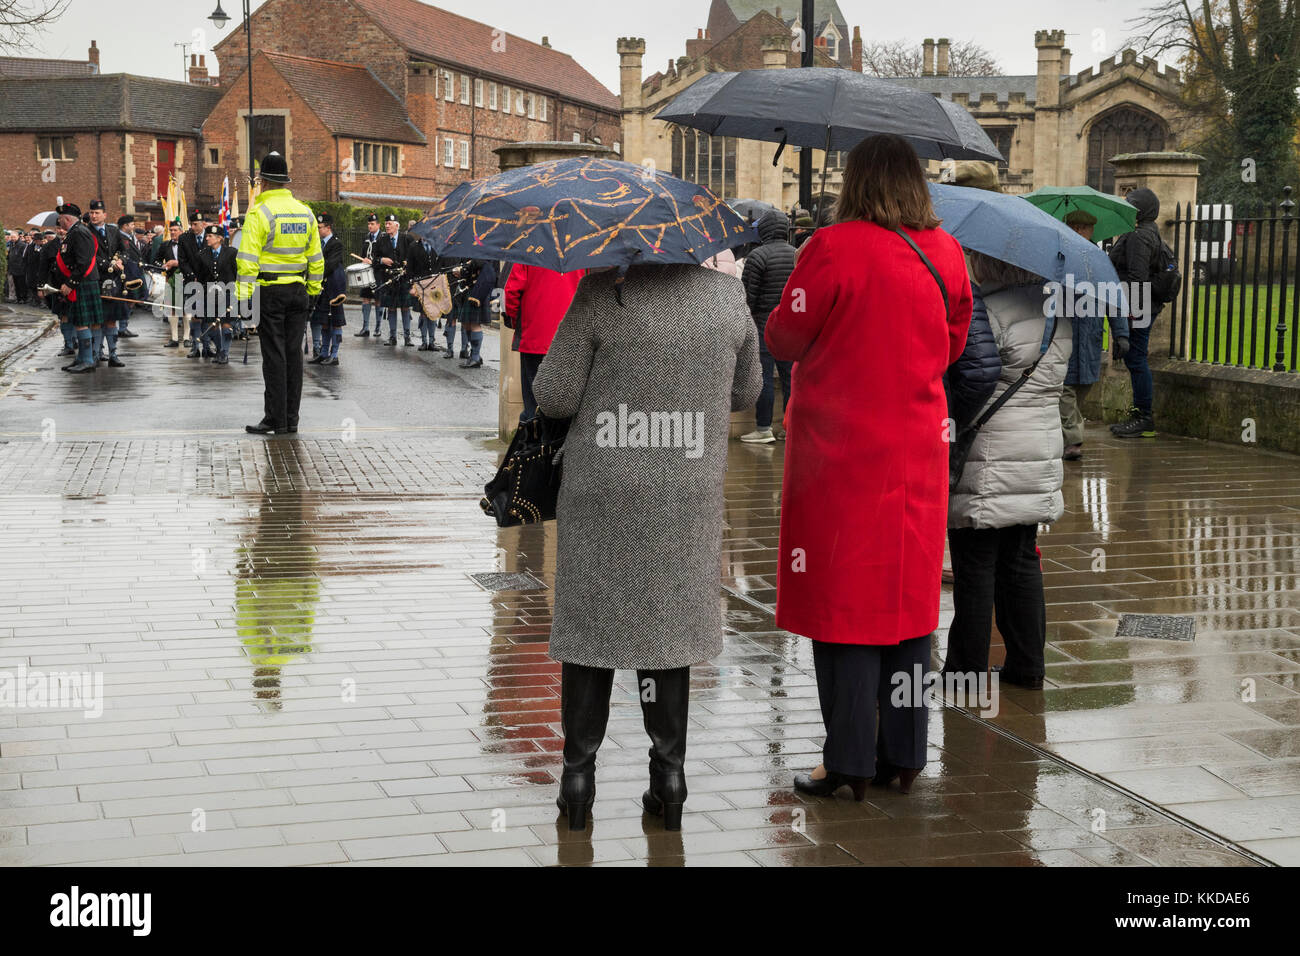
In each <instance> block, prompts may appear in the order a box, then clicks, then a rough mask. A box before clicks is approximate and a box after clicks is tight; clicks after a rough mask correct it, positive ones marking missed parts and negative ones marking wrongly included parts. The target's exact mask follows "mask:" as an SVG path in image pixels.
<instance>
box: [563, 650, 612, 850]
mask: <svg viewBox="0 0 1300 956" xmlns="http://www.w3.org/2000/svg"><path fill="white" fill-rule="evenodd" d="M613 689H614V671H613V670H607V669H605V668H603V667H584V666H582V665H581V664H561V665H560V729H561V730H562V731H563V733H564V773H563V774H562V775H561V777H560V795H559V797H557V798H556V800H555V805H556V806H557V807H559V808H560V812H561V813H563V814H565V815H566V816H567V817H568V818H569V829H570V830H585V829H586V828H587V811H589V810H590V809H591V805H592V803H593V802H594V801H595V799H596V751H597V750H599V749H600V745H601V743H602V742H603V741H604V739H605V725H606V724H608V723H609V695H610V692H611V691H612V690H613Z"/></svg>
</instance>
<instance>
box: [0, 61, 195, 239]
mask: <svg viewBox="0 0 1300 956" xmlns="http://www.w3.org/2000/svg"><path fill="white" fill-rule="evenodd" d="M91 52H92V55H93V56H95V57H97V56H98V51H97V50H95V49H94V48H92V51H91ZM95 67H96V69H98V64H97V63H96V64H95ZM219 96H220V92H219V91H218V90H215V89H212V88H209V87H201V86H193V85H190V84H188V83H178V82H173V81H170V80H160V79H154V78H152V77H143V76H131V75H129V74H123V73H112V74H100V73H85V74H84V75H68V76H58V75H55V76H49V75H45V76H42V77H26V78H16V79H0V168H3V169H4V171H5V174H4V175H3V176H0V221H3V222H4V223H6V224H14V223H22V222H26V221H27V219H28V218H29V217H31V216H32V215H33V214H35V213H37V212H40V211H43V210H47V209H52V208H53V207H54V201H55V197H56V196H60V195H61V196H63V197H65V198H66V199H67V200H69V201H74V202H77V203H78V204H80V205H82V206H83V207H84V206H85V204H86V203H87V202H88V201H89V200H91V199H95V198H102V199H103V200H104V202H105V203H107V204H108V206H109V211H110V214H111V215H113V216H114V217H116V215H118V214H119V212H127V213H131V214H135V215H140V216H141V217H151V218H153V219H155V220H158V221H160V220H161V205H160V204H159V202H158V196H159V193H160V190H161V191H162V192H164V193H165V192H166V188H167V180H168V177H169V175H171V174H172V173H175V175H176V178H177V180H178V181H179V182H180V183H181V184H182V185H183V186H186V188H187V189H190V190H191V191H192V185H193V184H194V183H196V182H197V177H198V171H199V148H200V143H199V139H200V127H201V126H202V124H203V120H204V118H205V117H206V116H207V115H208V113H209V111H210V110H211V109H212V106H213V105H214V104H215V102H216V100H217V99H218V97H219Z"/></svg>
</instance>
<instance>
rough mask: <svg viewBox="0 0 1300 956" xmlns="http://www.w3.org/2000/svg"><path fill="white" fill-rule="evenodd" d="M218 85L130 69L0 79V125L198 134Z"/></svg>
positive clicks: (218, 93) (10, 129) (4, 127)
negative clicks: (67, 75)
mask: <svg viewBox="0 0 1300 956" xmlns="http://www.w3.org/2000/svg"><path fill="white" fill-rule="evenodd" d="M221 93H222V91H221V90H220V89H217V88H215V87H211V86H195V85H193V84H191V83H178V82H176V81H174V80H160V79H155V78H154V77H148V76H132V75H131V74H129V73H105V74H99V75H95V76H78V77H72V76H69V77H47V78H35V79H17V80H7V79H6V80H0V130H3V131H7V132H20V131H28V130H49V131H51V132H57V131H60V130H125V131H127V132H135V131H138V132H146V133H170V134H174V135H178V136H197V135H198V132H199V128H200V127H201V126H202V125H203V121H204V119H206V118H207V115H208V113H209V112H211V111H212V107H213V106H215V105H216V102H217V100H219V99H220V98H221Z"/></svg>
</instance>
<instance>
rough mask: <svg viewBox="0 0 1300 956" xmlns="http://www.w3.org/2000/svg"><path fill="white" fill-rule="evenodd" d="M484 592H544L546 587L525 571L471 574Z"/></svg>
mask: <svg viewBox="0 0 1300 956" xmlns="http://www.w3.org/2000/svg"><path fill="white" fill-rule="evenodd" d="M470 577H471V578H473V579H474V583H475V584H477V585H478V586H479V587H481V588H482V589H483V590H484V591H545V590H546V585H545V584H543V583H542V582H541V581H539V580H537V578H535V577H533V576H532V575H531V574H529V573H528V572H527V571H483V572H480V573H479V574H471V575H470Z"/></svg>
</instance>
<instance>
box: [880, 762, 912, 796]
mask: <svg viewBox="0 0 1300 956" xmlns="http://www.w3.org/2000/svg"><path fill="white" fill-rule="evenodd" d="M922 769H923V768H921V767H914V768H911V767H895V766H894V765H893V764H892V763H881V764H879V765H878V766H877V767H876V775H875V776H874V777H872V778H871V785H872V786H873V787H888V786H889V785H890V784H891V783H892V782H893V781H894V780H895V779H897V780H898V792H899V793H911V792H912V784H914V783H915V782H916V778H917V777H919V776H920V775H921V770H922Z"/></svg>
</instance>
